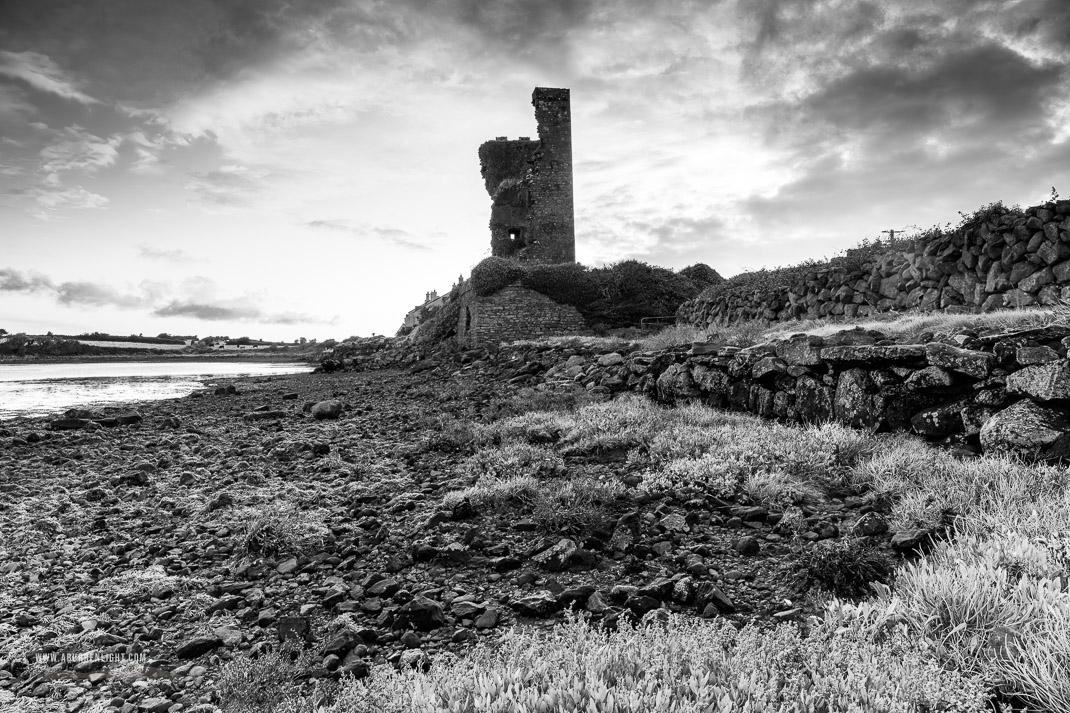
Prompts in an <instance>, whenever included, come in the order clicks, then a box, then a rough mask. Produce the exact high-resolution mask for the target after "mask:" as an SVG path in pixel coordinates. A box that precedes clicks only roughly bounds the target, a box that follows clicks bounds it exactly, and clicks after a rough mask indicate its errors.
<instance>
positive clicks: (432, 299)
mask: <svg viewBox="0 0 1070 713" xmlns="http://www.w3.org/2000/svg"><path fill="white" fill-rule="evenodd" d="M445 300H446V295H442V296H441V297H440V296H439V294H438V292H436V291H434V290H432V291H430V292H427V293H425V294H424V303H423V304H419V305H416V306H415V307H413V308H412V309H411V310H410V311H409V313H408V314H406V315H405V322H404V327H405V328H406V329H411V328H412V327H415V326H416V325H417V324H419V323H420V314H421V312H423V313H425V314H426V312H424V310H435V309H438V308H439V307H441V306H442V303H443V302H445Z"/></svg>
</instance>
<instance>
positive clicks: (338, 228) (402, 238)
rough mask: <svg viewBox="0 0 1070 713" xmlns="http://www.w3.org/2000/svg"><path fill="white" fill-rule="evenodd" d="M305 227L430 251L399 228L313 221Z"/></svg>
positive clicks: (348, 222)
mask: <svg viewBox="0 0 1070 713" xmlns="http://www.w3.org/2000/svg"><path fill="white" fill-rule="evenodd" d="M305 225H307V226H308V227H310V228H319V229H322V230H333V231H335V232H340V233H348V234H350V235H355V236H357V237H360V238H372V239H375V240H382V241H384V242H387V243H390V244H392V245H396V246H398V247H399V248H407V249H409V250H430V248H429V247H428V246H426V245H422V244H421V243H418V242H416V238H415V237H414V236H413V235H411V234H410V233H407V232H405V231H404V230H399V229H397V228H377V227H374V226H371V225H361V224H355V223H352V222H350V221H346V220H311V221H309V222H308V223H306V224H305Z"/></svg>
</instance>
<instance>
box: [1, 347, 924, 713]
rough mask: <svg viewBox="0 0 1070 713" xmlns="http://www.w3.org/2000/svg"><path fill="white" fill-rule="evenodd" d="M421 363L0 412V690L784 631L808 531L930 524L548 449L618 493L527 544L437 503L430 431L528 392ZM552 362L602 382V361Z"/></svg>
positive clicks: (158, 702) (78, 694)
mask: <svg viewBox="0 0 1070 713" xmlns="http://www.w3.org/2000/svg"><path fill="white" fill-rule="evenodd" d="M559 351H560V350H559ZM566 351H568V350H566ZM242 356H245V355H242ZM446 356H447V355H444V354H438V355H426V354H425V355H419V354H409V355H407V356H404V357H401V356H398V357H397V359H396V360H395V363H393V364H392V365H387V366H389V368H375V369H366V370H363V371H354V370H338V371H334V372H332V373H319V374H305V375H291V376H272V377H250V378H246V379H234V380H232V381H230V382H228V383H229V386H230V388H228V387H220V388H219V389H217V390H215V391H212V392H199V393H197V394H194V395H192V396H190V397H187V398H184V399H178V400H173V401H158V402H148V403H143V404H137V405H135V408H133V409H116V410H114V411H111V412H103V413H99V414H86V413H76V414H70V418H80V419H81V421H82V422H81V423H77V424H76V425H77V426H78V428H76V429H65V428H62V427H60V426H59V425H57V426H56V427H50V422H51V421H55V420H57V419H51V420H49V419H26V418H24V419H15V420H12V421H5V422H3V424H0V473H2V474H3V475H2V477H0V503H2V509H0V518H2V520H0V522H2V523H3V526H2V530H0V532H2V533H3V538H2V540H0V550H2V555H3V557H2V563H0V584H2V587H0V591H3V592H4V594H3V595H2V597H3V600H2V601H0V704H3V703H5V701H6V702H8V703H10V702H11V701H15V700H19V699H22V700H25V701H30V700H32V701H35V702H37V703H39V704H40V705H41V706H55V707H56V708H55V709H58V710H66V711H76V710H82V709H86V707H87V705H89V704H90V703H102V704H104V710H107V711H112V710H114V711H121V712H122V713H133V712H134V711H138V710H148V711H153V712H154V713H161V712H162V711H169V712H170V713H178V711H186V710H212V709H214V707H215V704H216V703H218V701H219V698H218V690H217V689H218V682H219V673H220V667H221V666H222V665H223V664H225V663H226V661H228V660H229V659H232V658H233V657H235V656H238V655H241V654H243V653H252V654H255V653H257V652H259V651H263V650H266V649H269V648H274V647H277V646H279V645H280V641H281V640H293V641H294V642H297V643H299V644H300V645H302V646H304V647H305V648H306V649H307V650H308V651H309V653H310V657H311V658H310V659H309V660H310V664H309V666H308V667H307V670H305V671H304V674H303V675H304V677H305V678H307V679H331V678H337V677H338V676H340V675H342V674H344V673H349V674H353V675H356V676H361V675H363V674H364V673H366V672H367V670H368V667H369V666H371V665H374V664H376V663H393V664H396V665H406V664H408V665H412V664H420V662H422V661H427V660H433V659H434V657H436V656H438V655H441V654H442V653H443V652H446V651H452V652H463V651H464V650H466V649H467V648H469V647H470V646H472V645H473V644H474V643H477V642H480V641H484V640H493V639H494V638H495V637H497V636H499V635H500V634H501V632H503V631H504V630H505V629H506V628H507V627H509V626H510V625H513V624H519V625H523V626H550V625H552V624H553V623H554V622H555V621H556V620H557V617H560V616H561V612H562V611H563V610H565V609H567V608H569V607H578V608H582V609H584V610H586V611H587V612H589V613H590V614H591V615H592V616H593V617H595V619H596V620H599V621H602V622H603V623H605V624H608V625H610V626H612V624H613V622H614V621H615V620H616V618H618V617H620V616H623V615H625V613H627V614H629V615H632V616H635V617H637V618H638V617H641V616H643V615H646V614H648V613H649V612H654V611H656V610H658V609H659V608H667V609H671V610H676V611H680V612H684V613H687V614H690V615H694V616H704V617H726V618H727V619H729V620H731V621H733V622H736V623H739V624H742V623H747V622H757V623H763V622H764V623H774V622H778V621H785V620H797V621H805V617H806V616H807V615H809V614H811V613H813V612H815V611H817V610H818V608H819V606H820V602H819V601H818V599H817V597H818V596H819V595H817V594H814V593H813V591H812V589H813V588H812V585H811V582H809V581H808V579H807V576H806V572H805V568H803V567H802V566H801V565H800V562H801V559H802V558H803V557H804V556H805V554H806V552H807V550H808V548H810V547H812V546H814V545H815V543H819V542H822V541H825V540H833V539H836V538H838V537H840V536H841V534H842V535H847V534H852V535H856V536H858V537H863V538H868V541H870V542H872V544H873V545H874V546H875V547H877V548H878V549H880V550H882V551H884V552H886V553H887V555H888V557H890V558H893V559H894V558H897V557H900V556H904V555H909V553H911V552H913V551H915V550H916V549H917V548H919V547H922V546H924V544H925V543H926V542H927V541H928V540H930V539H931V537H932V536H933V535H937V534H938V533H934V532H929V531H903V532H888V528H887V525H886V524H885V519H884V516H883V512H882V505H881V504H880V503H873V502H868V501H866V500H864V499H863V498H860V497H857V496H856V495H853V494H850V493H846V492H845V493H838V494H833V497H830V498H828V500H827V502H824V503H822V504H821V505H820V506H819V507H818V506H815V507H809V508H806V509H804V511H803V516H804V518H805V520H804V521H803V523H802V525H801V530H800V532H799V533H798V534H799V536H795V534H790V535H789V533H788V532H787V531H786V530H785V529H784V527H783V525H784V524H785V523H782V522H781V519H782V516H783V513H780V512H776V511H774V510H770V509H767V508H764V507H759V506H756V505H753V504H750V503H747V502H742V501H736V502H725V501H721V500H718V499H717V498H715V497H712V496H709V495H704V494H703V493H701V492H687V491H677V492H669V493H660V494H651V493H649V492H640V491H637V490H635V489H634V486H635V484H636V483H637V482H638V480H639V478H638V475H637V473H636V472H635V466H634V465H632V464H630V463H628V462H626V461H625V460H624V459H623V457H622V454H620V453H613V452H607V453H595V454H586V455H582V456H576V457H571V458H567V459H566V467H567V468H568V469H570V470H571V471H574V472H582V473H584V474H585V475H590V476H592V477H597V478H604V479H613V480H616V481H619V482H621V483H623V484H624V485H625V486H626V488H627V490H626V491H625V495H623V496H621V497H620V498H618V500H617V501H616V502H614V503H612V504H611V505H610V514H611V517H610V518H609V519H608V520H607V522H606V524H605V527H601V528H594V529H593V530H591V531H589V532H583V533H576V532H547V531H544V530H540V529H539V528H538V526H537V525H536V524H535V523H534V522H532V521H531V520H530V519H527V518H523V517H521V518H519V519H517V518H516V517H507V516H502V515H500V514H496V513H491V512H478V511H475V510H474V509H473V508H471V507H469V506H467V505H466V504H465V502H464V501H462V502H461V503H460V505H454V506H452V507H445V506H444V504H443V496H444V495H445V494H446V493H448V492H451V491H455V490H459V489H462V488H464V487H466V486H469V485H471V484H472V482H471V479H470V477H469V476H467V475H465V471H464V470H463V469H462V468H460V465H461V464H462V463H463V461H464V460H465V459H466V458H467V456H468V453H466V452H465V450H464V447H463V444H459V443H458V442H457V441H456V440H454V439H451V438H449V437H448V435H449V434H448V429H447V428H445V427H444V424H446V423H464V422H476V423H478V422H484V421H490V420H493V419H496V418H499V417H501V416H503V415H509V414H511V413H516V412H518V411H520V410H523V408H522V407H521V406H520V404H522V403H523V402H525V401H528V402H530V401H531V400H533V399H535V398H537V397H540V394H541V395H545V393H546V390H545V389H542V390H534V389H532V388H531V386H532V385H533V382H534V381H535V378H534V373H536V372H538V371H539V369H538V368H536V367H532V366H528V365H527V364H529V363H530V362H525V361H524V360H523V357H522V356H519V355H516V354H510V353H507V352H503V353H501V354H497V353H495V356H494V357H493V358H491V357H490V353H489V352H487V353H480V354H476V353H469V354H467V355H466V354H463V353H457V354H452V355H448V358H445V357H446ZM555 358H561V361H562V362H563V363H564V362H569V361H571V364H572V366H582V367H584V368H586V367H588V366H593V367H595V368H596V369H601V370H605V369H607V368H612V366H611V365H600V364H601V362H602V361H604V360H605V359H607V358H609V359H614V358H620V357H619V355H618V356H617V357H609V356H608V355H601V354H597V353H591V352H584V351H583V350H571V353H568V354H566V353H564V352H562V353H560V354H556V355H555ZM397 362H401V363H397ZM365 366H369V364H365ZM525 370H526V371H525ZM540 381H541V382H542V383H543V384H545V383H546V381H547V380H546V379H545V378H543V379H541V380H540ZM558 382H559V383H556V385H554V386H553V388H554V389H556V390H557V391H559V392H568V391H569V390H573V391H575V392H577V393H580V394H585V395H587V396H592V395H591V394H590V393H589V390H588V389H586V388H585V387H584V386H583V384H582V383H577V382H576V380H574V379H571V380H570V379H559V380H558ZM593 397H595V398H608V395H606V394H605V393H601V394H600V393H595V394H593ZM135 414H136V417H135ZM102 419H104V420H103V421H102ZM108 419H114V420H108ZM67 425H68V426H70V425H74V424H67ZM51 709H52V708H49V707H42V708H41V710H51Z"/></svg>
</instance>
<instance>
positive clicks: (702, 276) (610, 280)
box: [472, 257, 723, 329]
mask: <svg viewBox="0 0 1070 713" xmlns="http://www.w3.org/2000/svg"><path fill="white" fill-rule="evenodd" d="M721 281H723V278H722V277H721V276H720V275H719V274H717V271H716V270H714V269H713V268H711V267H709V266H708V265H703V264H701V263H699V264H696V265H692V266H690V267H687V268H684V269H683V270H681V271H680V272H673V271H672V270H669V269H667V268H663V267H656V266H653V265H648V264H647V263H645V262H641V261H639V260H624V261H621V262H618V263H615V264H613V265H607V266H606V267H599V268H588V267H584V266H583V265H579V264H576V263H561V264H558V265H545V264H535V265H524V264H522V263H518V262H515V261H513V260H507V259H505V258H500V257H489V258H487V259H485V260H483V261H482V262H481V263H479V264H478V265H476V266H475V267H474V268H473V269H472V289H473V290H474V291H475V293H476V294H477V295H481V296H487V295H492V294H494V293H495V292H498V291H499V290H501V289H502V288H504V287H506V286H508V285H514V284H519V285H521V286H523V287H527V288H529V289H532V290H535V291H536V292H540V293H542V294H544V295H546V296H547V297H549V298H550V299H552V300H554V301H555V302H559V303H561V304H568V305H572V306H574V307H575V308H576V309H577V310H579V312H580V314H581V315H583V317H584V318H585V319H586V320H587V321H588V322H589V323H590V324H591V325H592V326H594V327H600V328H605V329H616V328H621V327H632V326H636V325H638V324H639V323H640V322H641V320H642V319H643V318H645V317H665V316H670V315H673V314H675V313H676V310H677V308H678V307H679V306H680V305H681V304H683V303H684V302H685V301H687V300H689V299H692V298H694V297H696V296H698V294H699V293H700V292H702V291H703V290H705V289H706V288H708V287H710V286H711V285H715V284H717V283H719V282H721Z"/></svg>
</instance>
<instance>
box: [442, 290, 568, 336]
mask: <svg viewBox="0 0 1070 713" xmlns="http://www.w3.org/2000/svg"><path fill="white" fill-rule="evenodd" d="M460 300H461V304H460V316H459V317H458V322H457V337H458V339H460V340H461V341H462V342H463V343H466V344H484V343H495V342H497V343H500V342H512V341H516V340H518V339H537V338H539V337H555V336H560V335H565V334H586V333H587V332H588V327H587V323H586V322H585V321H584V319H583V317H582V316H580V313H579V312H578V311H577V310H576V308H575V307H573V306H572V305H563V304H559V303H557V302H554V301H553V300H552V299H550V298H549V297H547V296H546V295H543V294H541V293H539V292H536V291H534V290H529V289H528V288H526V287H521V286H519V285H509V286H508V287H503V288H502V289H501V290H499V291H497V292H495V293H494V294H491V295H485V296H483V295H478V294H476V292H475V291H474V290H473V289H472V288H471V285H470V284H469V285H466V287H465V289H464V291H463V292H462V293H461V296H460Z"/></svg>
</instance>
